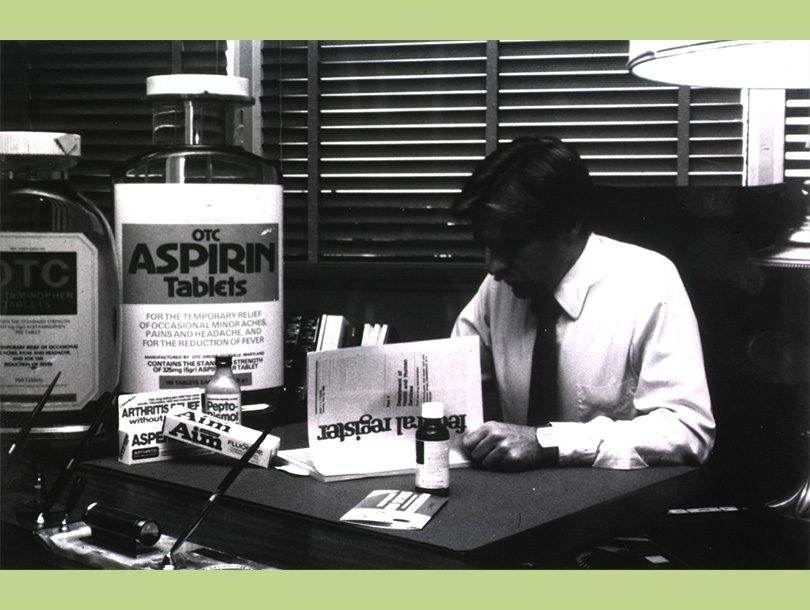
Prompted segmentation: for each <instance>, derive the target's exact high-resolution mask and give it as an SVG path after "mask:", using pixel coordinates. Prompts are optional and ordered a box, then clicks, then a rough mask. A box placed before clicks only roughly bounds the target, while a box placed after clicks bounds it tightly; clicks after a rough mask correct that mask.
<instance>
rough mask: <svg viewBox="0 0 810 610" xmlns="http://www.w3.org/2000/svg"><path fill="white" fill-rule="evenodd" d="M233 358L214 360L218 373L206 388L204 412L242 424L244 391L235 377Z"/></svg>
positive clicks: (218, 357) (223, 357) (219, 357)
mask: <svg viewBox="0 0 810 610" xmlns="http://www.w3.org/2000/svg"><path fill="white" fill-rule="evenodd" d="M232 363H233V358H232V357H231V356H217V357H216V358H215V359H214V365H215V367H216V371H215V372H214V376H213V377H211V381H209V382H208V384H207V385H206V386H205V399H204V402H203V412H204V413H206V414H207V415H210V416H211V417H216V418H217V419H221V420H223V421H227V422H230V423H232V424H241V423H242V390H241V388H240V387H239V382H238V381H236V379H235V378H234V376H233V370H232V368H231V366H232Z"/></svg>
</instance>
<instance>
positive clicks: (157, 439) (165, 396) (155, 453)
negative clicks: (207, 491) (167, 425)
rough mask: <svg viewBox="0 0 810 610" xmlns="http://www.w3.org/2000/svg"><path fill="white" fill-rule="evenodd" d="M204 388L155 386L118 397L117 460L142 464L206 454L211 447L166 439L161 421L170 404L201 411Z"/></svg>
mask: <svg viewBox="0 0 810 610" xmlns="http://www.w3.org/2000/svg"><path fill="white" fill-rule="evenodd" d="M202 400H203V390H202V388H199V389H190V390H156V391H152V392H142V393H139V394H122V395H121V396H119V397H118V461H119V462H122V463H124V464H144V463H146V462H160V461H164V460H171V459H176V458H181V457H191V456H197V455H209V454H210V453H212V451H211V450H209V449H206V448H204V447H198V446H194V445H189V444H188V443H181V442H180V441H175V440H171V439H168V438H166V437H165V436H164V434H163V421H164V419H165V417H166V414H167V413H168V412H169V411H170V410H171V409H172V408H173V407H179V408H182V409H183V410H187V411H194V412H199V413H202Z"/></svg>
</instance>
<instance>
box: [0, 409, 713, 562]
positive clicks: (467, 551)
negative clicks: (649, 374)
mask: <svg viewBox="0 0 810 610" xmlns="http://www.w3.org/2000/svg"><path fill="white" fill-rule="evenodd" d="M274 433H276V434H277V435H279V436H280V437H281V438H282V447H285V448H291V447H294V446H296V445H299V446H300V443H301V442H305V441H304V440H303V439H304V438H305V429H304V426H303V425H301V424H293V425H289V426H283V427H280V428H277V429H276V430H275V431H274ZM232 465H233V461H232V460H228V459H225V458H222V457H221V456H209V457H205V458H197V459H193V460H187V461H174V462H160V463H155V464H141V465H137V466H125V465H123V464H120V463H119V462H118V461H117V460H116V459H115V458H114V457H104V458H100V459H94V460H90V461H87V462H85V463H83V464H81V465H80V466H79V469H78V474H80V475H82V476H83V477H85V478H86V479H87V486H86V488H85V492H84V494H83V497H82V500H81V502H80V504H79V507H77V509H76V511H75V512H74V519H76V518H80V515H81V511H83V509H84V507H85V506H87V504H89V503H91V502H99V503H101V504H109V505H111V506H116V507H119V508H124V509H126V510H128V511H131V512H134V513H136V514H139V515H141V516H144V517H149V518H152V519H155V520H157V521H158V522H159V523H160V524H161V526H162V528H163V531H164V532H165V533H167V534H169V535H172V536H177V535H179V534H180V533H181V532H182V531H183V530H184V529H185V526H186V525H187V524H188V523H189V522H190V521H191V520H192V519H193V518H194V517H195V516H196V515H197V513H198V512H199V510H200V508H201V507H202V505H203V504H204V503H205V501H206V499H207V498H208V496H209V495H210V493H211V492H212V491H213V490H214V489H215V488H216V486H217V485H218V483H219V482H220V481H221V480H222V478H223V477H224V476H225V474H226V473H227V472H228V471H229V470H230V468H231V467H232ZM703 474H704V473H703V470H702V469H695V468H688V467H666V468H649V469H643V470H636V471H611V470H603V469H593V468H556V469H548V470H536V471H531V472H524V473H493V472H487V471H482V470H476V469H461V470H453V472H452V476H451V496H450V499H449V502H448V503H447V505H446V506H445V507H443V508H442V510H441V511H440V512H439V513H438V514H437V515H436V516H435V517H434V518H433V519H432V520H431V522H430V523H429V524H428V525H427V526H426V527H425V528H424V529H423V530H420V531H416V532H405V531H383V530H376V529H371V528H364V527H360V526H352V525H347V524H343V523H339V519H340V517H341V516H342V515H343V514H344V513H345V512H346V511H347V510H349V508H351V507H352V506H354V505H355V504H356V503H357V502H359V501H360V500H361V499H362V498H363V497H364V496H365V495H366V494H367V493H368V492H369V491H371V490H374V489H411V488H412V485H413V477H412V476H408V475H406V476H398V477H380V478H371V479H358V480H354V481H344V482H335V483H320V482H318V481H316V480H314V479H312V478H309V477H296V476H294V475H290V474H288V473H285V472H281V471H276V470H273V469H269V470H267V469H262V468H258V467H250V468H248V469H246V470H245V471H243V472H242V473H241V474H240V476H239V477H238V478H237V480H236V481H235V482H234V484H233V485H232V486H231V488H230V490H229V491H228V494H227V495H226V496H225V497H224V498H222V500H221V501H220V503H219V504H218V505H217V506H216V507H215V508H214V510H212V511H211V513H210V514H209V515H208V518H207V519H206V521H204V522H203V524H202V525H201V526H200V527H199V528H198V530H197V531H196V532H195V534H194V536H193V537H192V540H193V541H194V542H197V543H200V544H204V545H207V546H210V547H212V548H215V549H218V550H221V551H225V552H229V553H233V554H236V555H239V556H242V557H245V558H247V559H251V560H254V561H258V562H261V563H264V564H266V565H270V566H273V567H279V568H285V569H465V568H508V569H515V568H523V567H544V568H559V567H570V565H566V563H565V562H566V561H569V560H570V558H571V556H572V554H573V553H575V552H576V551H577V550H579V549H582V548H585V547H586V546H587V545H590V544H593V543H595V542H598V541H600V540H605V539H606V538H609V537H610V536H612V535H615V534H618V533H622V532H624V531H627V530H628V529H629V528H632V527H635V526H636V525H638V524H639V523H640V522H642V521H643V520H644V519H645V518H646V517H648V516H651V515H655V514H659V513H661V512H663V511H665V510H666V509H667V508H669V507H672V506H683V505H684V503H687V502H688V501H689V499H690V498H691V497H693V496H694V495H695V494H697V493H698V492H699V491H700V489H701V481H702V479H703V477H702V475H703ZM6 500H11V498H8V497H4V504H6ZM62 501H64V498H63V499H62ZM4 512H7V511H4Z"/></svg>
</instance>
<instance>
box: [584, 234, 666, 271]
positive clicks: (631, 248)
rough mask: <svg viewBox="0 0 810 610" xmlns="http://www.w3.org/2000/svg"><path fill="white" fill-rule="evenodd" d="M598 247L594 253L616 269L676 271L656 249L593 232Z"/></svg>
mask: <svg viewBox="0 0 810 610" xmlns="http://www.w3.org/2000/svg"><path fill="white" fill-rule="evenodd" d="M593 237H594V238H595V240H596V242H597V244H598V247H597V248H596V249H595V250H596V251H595V252H594V255H595V256H597V257H598V258H599V259H601V260H602V261H604V262H606V263H608V264H609V265H610V266H611V267H612V268H614V269H615V270H618V271H622V270H623V271H627V272H628V273H638V272H639V271H643V270H648V271H650V272H653V273H655V272H670V271H677V269H676V267H675V264H674V263H673V262H672V261H671V260H670V259H669V258H667V257H666V256H665V255H663V254H661V253H660V252H658V251H656V250H652V249H650V248H645V247H644V246H640V245H638V244H633V243H630V242H626V241H619V240H617V239H613V238H612V237H607V236H605V235H598V234H594V235H593Z"/></svg>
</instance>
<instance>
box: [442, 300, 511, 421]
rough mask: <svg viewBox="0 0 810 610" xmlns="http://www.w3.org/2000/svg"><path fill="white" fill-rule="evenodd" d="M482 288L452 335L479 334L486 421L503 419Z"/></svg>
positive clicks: (462, 314) (462, 312)
mask: <svg viewBox="0 0 810 610" xmlns="http://www.w3.org/2000/svg"><path fill="white" fill-rule="evenodd" d="M482 298H483V297H482V296H481V290H479V293H478V294H476V295H475V296H474V297H473V299H472V300H471V301H470V302H469V303H468V304H467V305H466V306H465V307H464V309H463V310H462V311H461V313H460V314H459V316H458V318H457V319H456V322H455V324H454V325H453V330H452V332H451V333H450V336H451V337H466V336H471V335H472V336H478V337H479V338H480V342H479V345H480V349H481V352H480V355H481V400H482V402H483V408H484V421H489V420H501V419H502V412H501V404H500V394H499V392H498V380H497V378H496V376H495V363H494V360H493V356H492V340H491V335H490V330H489V316H487V315H482V311H481V305H480V302H481V299H482Z"/></svg>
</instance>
